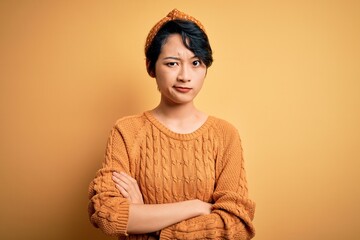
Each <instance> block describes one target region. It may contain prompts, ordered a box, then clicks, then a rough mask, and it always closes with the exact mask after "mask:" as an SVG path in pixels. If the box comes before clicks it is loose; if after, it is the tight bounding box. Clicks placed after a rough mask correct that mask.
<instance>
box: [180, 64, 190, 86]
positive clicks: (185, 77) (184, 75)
mask: <svg viewBox="0 0 360 240" xmlns="http://www.w3.org/2000/svg"><path fill="white" fill-rule="evenodd" d="M190 73H191V69H189V67H188V66H186V64H184V65H182V66H181V67H180V70H179V74H178V78H177V79H178V81H181V82H190V81H191V77H190V75H191V74H190Z"/></svg>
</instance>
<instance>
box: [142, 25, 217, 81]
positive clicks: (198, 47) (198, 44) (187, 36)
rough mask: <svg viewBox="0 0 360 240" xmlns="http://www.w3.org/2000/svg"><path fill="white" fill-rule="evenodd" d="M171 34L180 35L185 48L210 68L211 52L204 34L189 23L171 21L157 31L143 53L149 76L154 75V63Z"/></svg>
mask: <svg viewBox="0 0 360 240" xmlns="http://www.w3.org/2000/svg"><path fill="white" fill-rule="evenodd" d="M171 34H180V35H181V38H182V41H183V43H184V45H185V47H186V48H187V49H189V50H190V51H192V52H193V53H194V54H195V56H196V57H198V58H199V59H200V61H201V62H203V63H204V64H205V66H206V67H210V66H211V64H212V62H213V57H212V50H211V46H210V43H209V39H208V37H207V35H206V33H205V32H204V31H203V30H201V29H200V28H199V27H198V26H197V25H196V24H195V23H193V22H191V21H186V20H171V21H169V22H167V23H165V24H164V25H163V26H162V27H161V28H160V29H159V31H158V32H157V34H156V35H155V37H154V39H153V40H152V42H151V44H150V46H149V48H148V49H147V51H146V53H145V55H146V60H147V64H148V66H147V68H148V69H147V70H148V72H149V74H150V75H154V74H155V63H156V61H157V60H158V57H159V55H160V52H161V49H162V46H163V45H164V44H165V43H166V40H167V38H168V37H169V36H170V35H171Z"/></svg>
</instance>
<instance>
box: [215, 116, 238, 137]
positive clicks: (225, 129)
mask: <svg viewBox="0 0 360 240" xmlns="http://www.w3.org/2000/svg"><path fill="white" fill-rule="evenodd" d="M211 118H212V119H213V128H214V129H215V131H216V132H217V133H218V134H220V135H222V136H233V135H238V130H237V128H236V127H235V126H234V125H233V124H232V123H230V122H228V121H227V120H224V119H221V118H218V117H214V116H211Z"/></svg>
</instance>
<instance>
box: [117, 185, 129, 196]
mask: <svg viewBox="0 0 360 240" xmlns="http://www.w3.org/2000/svg"><path fill="white" fill-rule="evenodd" d="M116 188H117V189H118V190H119V191H120V193H121V195H122V196H123V197H124V198H127V199H129V198H130V195H129V193H128V192H127V191H126V190H125V189H124V188H123V187H121V186H120V185H119V184H116Z"/></svg>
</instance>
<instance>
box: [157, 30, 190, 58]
mask: <svg viewBox="0 0 360 240" xmlns="http://www.w3.org/2000/svg"><path fill="white" fill-rule="evenodd" d="M162 55H175V56H191V57H193V56H194V53H193V52H192V51H190V50H189V49H188V48H186V46H185V45H184V43H183V40H182V37H181V35H180V34H171V35H169V36H168V37H167V39H166V41H165V43H164V45H163V46H162V48H161V51H160V56H162Z"/></svg>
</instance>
